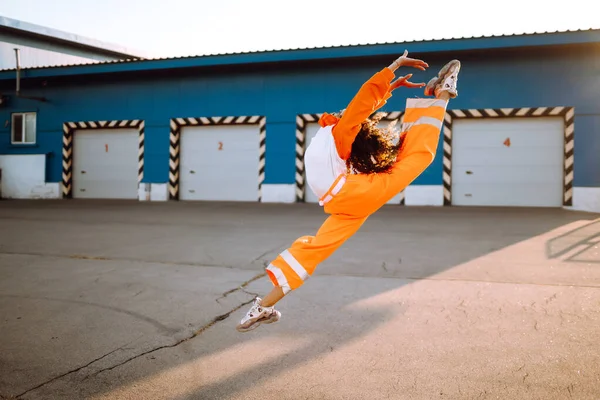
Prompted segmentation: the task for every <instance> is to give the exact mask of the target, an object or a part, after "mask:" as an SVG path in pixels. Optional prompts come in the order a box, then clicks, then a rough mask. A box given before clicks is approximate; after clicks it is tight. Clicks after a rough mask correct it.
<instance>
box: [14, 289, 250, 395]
mask: <svg viewBox="0 0 600 400" xmlns="http://www.w3.org/2000/svg"><path fill="white" fill-rule="evenodd" d="M257 279H258V278H257ZM253 301H254V299H252V300H249V301H246V302H244V303H242V304H240V305H238V306H236V307H235V308H233V309H232V310H230V311H228V312H226V313H225V314H221V315H218V316H216V317H215V318H213V320H212V321H210V322H209V323H208V324H206V325H204V326H202V327H200V328H199V329H197V330H196V331H194V332H192V334H191V335H189V336H187V337H185V338H183V339H180V340H178V341H176V342H175V343H173V344H167V345H162V346H158V347H155V348H153V349H150V350H147V351H144V352H143V353H140V354H137V355H135V356H133V357H129V358H128V359H126V360H124V361H122V362H120V363H118V364H115V365H113V366H111V367H107V368H102V369H101V370H99V371H96V372H95V373H93V374H90V375H87V376H86V377H85V378H84V379H83V380H82V381H85V380H87V379H88V378H90V377H95V376H97V375H99V374H101V373H103V372H106V371H111V370H113V369H115V368H118V367H120V366H122V365H125V364H127V363H129V362H131V361H133V360H136V359H138V358H140V357H143V356H145V355H148V354H150V353H154V352H156V351H159V350H163V349H169V348H174V347H177V346H179V345H180V344H182V343H185V342H187V341H189V340H191V339H193V338H195V337H197V336H198V335H200V334H202V333H203V332H204V331H206V330H207V329H209V328H211V327H212V326H213V325H215V324H216V323H217V322H220V321H223V320H225V319H227V318H228V317H229V316H230V315H231V314H232V313H234V312H236V311H237V310H239V309H240V308H242V307H244V306H246V305H248V304H250V303H252V302H253ZM126 345H127V344H125V345H123V346H121V347H119V348H118V349H115V350H113V351H111V352H109V353H107V354H105V355H103V356H101V357H98V358H96V359H94V360H92V361H90V362H89V363H87V364H85V365H83V366H81V367H78V368H75V369H72V370H70V371H68V372H65V373H64V374H61V375H59V376H56V377H54V378H52V379H50V380H48V381H46V382H43V383H41V384H39V385H37V386H35V387H33V388H31V389H28V390H27V391H25V392H23V393H21V394H19V395H18V396H16V397H15V399H20V398H21V397H22V396H24V395H26V394H27V393H30V392H32V391H34V390H37V389H40V388H42V387H43V386H46V385H48V384H50V383H52V382H54V381H56V380H58V379H61V378H64V377H66V376H67V375H71V374H73V373H76V372H79V371H81V370H83V369H85V368H87V367H89V366H90V365H92V364H94V363H96V362H98V361H100V360H102V359H103V358H105V357H108V356H109V355H111V354H113V353H115V352H116V351H118V350H121V349H122V348H123V347H125V346H126Z"/></svg>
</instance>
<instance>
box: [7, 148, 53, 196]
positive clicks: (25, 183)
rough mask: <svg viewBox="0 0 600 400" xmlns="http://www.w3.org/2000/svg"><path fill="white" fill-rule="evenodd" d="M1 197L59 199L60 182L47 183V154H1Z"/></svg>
mask: <svg viewBox="0 0 600 400" xmlns="http://www.w3.org/2000/svg"><path fill="white" fill-rule="evenodd" d="M0 169H1V170H2V177H1V178H0V180H1V184H0V197H1V198H4V199H58V198H60V197H61V190H60V189H61V185H60V183H57V182H54V183H46V155H45V154H13V155H2V156H0Z"/></svg>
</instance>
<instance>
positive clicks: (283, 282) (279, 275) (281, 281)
mask: <svg viewBox="0 0 600 400" xmlns="http://www.w3.org/2000/svg"><path fill="white" fill-rule="evenodd" d="M267 271H270V272H271V273H272V274H273V275H274V276H275V279H277V284H278V285H279V287H280V288H281V290H283V294H287V293H288V292H289V291H290V290H292V288H291V287H290V284H289V283H288V281H287V279H286V278H285V275H284V274H283V271H281V270H280V269H279V268H278V267H276V266H274V265H273V264H269V266H268V267H267Z"/></svg>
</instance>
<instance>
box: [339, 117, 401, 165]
mask: <svg viewBox="0 0 600 400" xmlns="http://www.w3.org/2000/svg"><path fill="white" fill-rule="evenodd" d="M383 116H384V114H383V113H376V114H374V115H371V116H370V117H369V118H368V119H367V120H365V121H364V122H363V123H362V126H361V128H360V132H359V133H358V135H356V139H355V140H354V143H353V144H352V150H351V152H350V157H349V158H348V160H347V161H346V166H347V168H348V169H349V171H351V172H352V173H360V174H376V173H386V172H390V170H391V168H392V165H393V164H394V162H395V161H396V158H397V156H398V152H399V150H400V148H401V147H402V142H403V139H404V135H402V134H400V133H399V132H398V130H397V129H395V125H396V121H392V122H391V123H390V124H389V125H388V126H387V127H385V128H380V127H378V125H379V123H380V121H381V119H382V118H383Z"/></svg>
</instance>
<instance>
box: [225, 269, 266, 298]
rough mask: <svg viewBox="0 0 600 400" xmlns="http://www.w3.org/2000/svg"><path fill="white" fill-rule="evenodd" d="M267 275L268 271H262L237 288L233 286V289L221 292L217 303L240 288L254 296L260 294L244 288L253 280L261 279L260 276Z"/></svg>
mask: <svg viewBox="0 0 600 400" xmlns="http://www.w3.org/2000/svg"><path fill="white" fill-rule="evenodd" d="M266 275H267V273H266V272H262V273H260V274H258V275H256V276H254V277H252V278H250V279H248V280H247V281H246V282H244V283H242V284H241V285H240V286H238V287H236V288H233V289H229V290H227V291H226V292H223V294H221V297H219V298H217V299H216V300H215V301H216V302H217V303H219V300H221V299H224V298H226V297H227V296H229V295H230V294H231V293H235V292H237V291H238V290H241V291H242V292H244V293H246V294H249V295H251V296H254V297H256V296H258V293H252V292H248V291H247V290H245V289H244V288H245V287H246V286H248V285H249V284H251V283H252V282H254V281H256V280H258V279H260V278H262V277H264V276H266Z"/></svg>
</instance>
